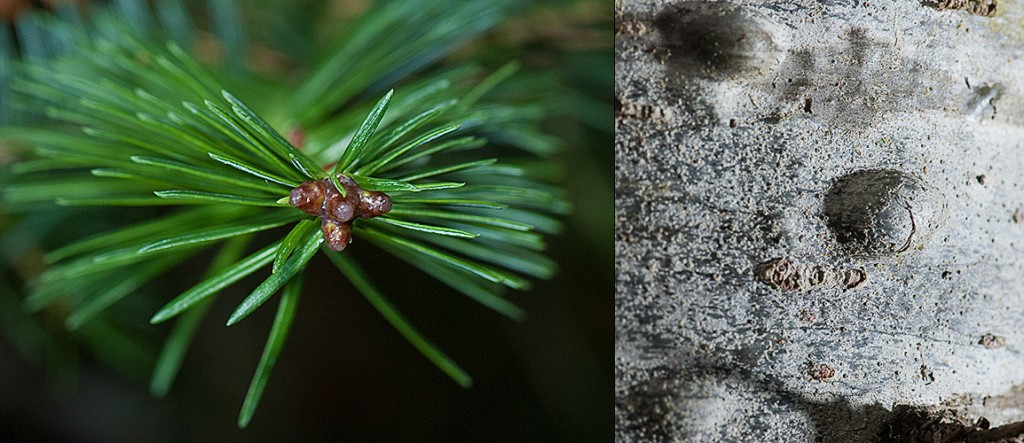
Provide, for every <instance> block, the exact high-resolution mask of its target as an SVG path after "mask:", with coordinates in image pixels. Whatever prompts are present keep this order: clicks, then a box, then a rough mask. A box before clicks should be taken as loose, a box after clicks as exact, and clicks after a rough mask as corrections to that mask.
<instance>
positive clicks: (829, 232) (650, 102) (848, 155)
mask: <svg viewBox="0 0 1024 443" xmlns="http://www.w3.org/2000/svg"><path fill="white" fill-rule="evenodd" d="M993 4H994V3H992V2H986V1H981V2H978V1H974V2H967V1H963V2H957V1H948V2H943V4H942V5H936V4H923V3H920V2H918V1H914V0H910V1H878V2H876V1H871V2H866V1H856V0H851V1H822V2H814V1H802V0H792V1H789V0H771V1H767V2H728V3H725V2H707V1H684V2H678V1H671V2H670V1H663V0H648V1H631V0H619V1H617V2H616V38H615V45H616V91H615V93H616V100H617V101H616V191H615V203H616V232H615V235H616V240H615V242H616V257H617V258H616V321H617V324H616V379H617V383H616V407H615V416H616V439H617V440H618V441H625V442H632V441H785V442H798V441H915V439H916V441H954V440H956V441H996V440H998V439H1005V438H1013V436H1014V435H1017V433H1018V432H1019V429H1018V428H1019V427H1020V425H1019V423H1017V422H1019V421H1022V420H1024V356H1022V354H1021V349H1022V344H1024V25H1022V24H1024V3H1021V2H1020V1H1019V0H1015V1H1003V2H1002V3H1001V4H999V8H998V10H996V11H993V10H991V6H992V5H993ZM948 8H952V9H948ZM783 258H784V259H785V260H779V259H783ZM860 280H863V281H860ZM943 426H948V427H945V428H943ZM1000 426H1003V427H1002V428H1000ZM940 428H941V429H940ZM985 428H991V429H989V430H987V431H986V430H985Z"/></svg>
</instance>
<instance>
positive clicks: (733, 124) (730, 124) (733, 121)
mask: <svg viewBox="0 0 1024 443" xmlns="http://www.w3.org/2000/svg"><path fill="white" fill-rule="evenodd" d="M736 126H737V124H736V119H734V118H730V119H729V127H730V128H735V127H736Z"/></svg>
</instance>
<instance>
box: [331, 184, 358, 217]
mask: <svg viewBox="0 0 1024 443" xmlns="http://www.w3.org/2000/svg"><path fill="white" fill-rule="evenodd" d="M324 183H325V186H326V187H327V195H326V197H325V200H324V217H327V218H330V219H332V220H334V221H336V222H338V223H345V222H347V221H349V220H352V219H353V218H355V217H356V206H355V205H353V204H351V203H349V202H348V200H349V198H348V196H347V195H346V196H345V197H342V196H341V193H340V192H338V189H337V188H335V187H334V184H333V183H331V181H330V180H329V179H327V180H324ZM346 192H348V193H351V192H349V191H348V190H346Z"/></svg>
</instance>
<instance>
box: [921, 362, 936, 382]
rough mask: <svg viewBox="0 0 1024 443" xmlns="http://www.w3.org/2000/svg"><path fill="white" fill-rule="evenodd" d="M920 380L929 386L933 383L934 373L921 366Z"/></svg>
mask: <svg viewBox="0 0 1024 443" xmlns="http://www.w3.org/2000/svg"><path fill="white" fill-rule="evenodd" d="M921 380H924V384H926V385H930V384H932V383H933V382H935V373H934V372H932V371H929V370H928V367H927V366H925V365H921Z"/></svg>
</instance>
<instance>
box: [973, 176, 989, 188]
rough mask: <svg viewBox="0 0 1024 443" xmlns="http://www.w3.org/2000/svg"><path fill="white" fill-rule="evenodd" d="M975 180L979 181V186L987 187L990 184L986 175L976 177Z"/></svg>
mask: <svg viewBox="0 0 1024 443" xmlns="http://www.w3.org/2000/svg"><path fill="white" fill-rule="evenodd" d="M974 179H975V180H978V184H979V185H982V186H985V185H987V184H988V177H987V176H985V174H981V175H979V176H977V177H974Z"/></svg>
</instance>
